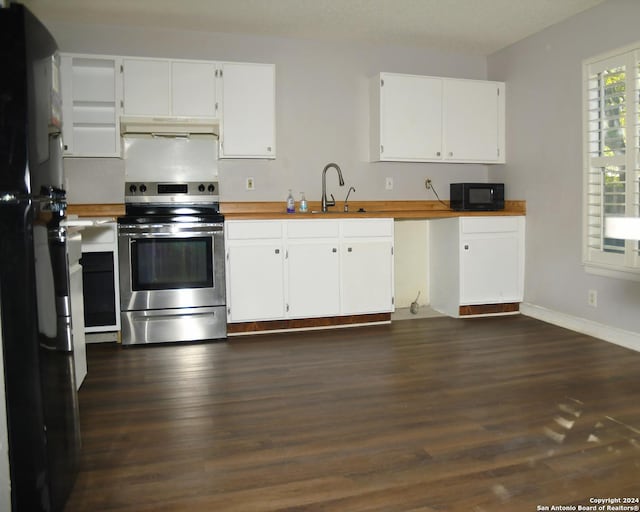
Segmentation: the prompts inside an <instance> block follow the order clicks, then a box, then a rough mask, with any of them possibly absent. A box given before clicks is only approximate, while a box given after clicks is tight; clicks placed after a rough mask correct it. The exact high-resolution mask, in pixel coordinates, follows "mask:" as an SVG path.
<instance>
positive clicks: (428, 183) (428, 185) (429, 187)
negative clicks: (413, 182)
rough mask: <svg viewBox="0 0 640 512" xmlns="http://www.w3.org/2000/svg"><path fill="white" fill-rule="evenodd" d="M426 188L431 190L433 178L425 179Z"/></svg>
mask: <svg viewBox="0 0 640 512" xmlns="http://www.w3.org/2000/svg"><path fill="white" fill-rule="evenodd" d="M424 188H426V189H427V190H431V178H427V179H425V180H424Z"/></svg>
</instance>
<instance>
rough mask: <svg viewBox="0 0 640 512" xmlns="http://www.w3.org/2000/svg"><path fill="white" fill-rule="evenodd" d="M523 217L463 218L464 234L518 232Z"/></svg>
mask: <svg viewBox="0 0 640 512" xmlns="http://www.w3.org/2000/svg"><path fill="white" fill-rule="evenodd" d="M521 218H522V217H461V218H460V231H461V232H462V233H502V232H508V231H518V227H519V225H520V222H521V220H520V219H521Z"/></svg>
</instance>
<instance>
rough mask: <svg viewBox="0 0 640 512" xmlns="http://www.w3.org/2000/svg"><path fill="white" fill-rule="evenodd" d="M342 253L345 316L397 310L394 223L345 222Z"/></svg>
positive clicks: (377, 221) (390, 221) (385, 221)
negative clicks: (395, 308)
mask: <svg viewBox="0 0 640 512" xmlns="http://www.w3.org/2000/svg"><path fill="white" fill-rule="evenodd" d="M340 251H341V255H340V257H341V260H340V261H341V280H340V281H341V285H342V289H341V294H340V295H341V298H342V313H343V314H345V315H359V314H367V313H381V312H388V311H393V309H394V305H393V302H394V299H393V296H394V288H393V283H394V275H393V220H390V219H389V220H387V219H382V221H379V220H378V219H363V220H346V221H344V222H343V226H342V241H341V244H340Z"/></svg>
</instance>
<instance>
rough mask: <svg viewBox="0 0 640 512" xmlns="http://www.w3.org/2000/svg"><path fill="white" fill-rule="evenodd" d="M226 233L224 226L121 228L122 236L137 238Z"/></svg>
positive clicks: (126, 226) (124, 226) (125, 226)
mask: <svg viewBox="0 0 640 512" xmlns="http://www.w3.org/2000/svg"><path fill="white" fill-rule="evenodd" d="M223 231H224V227H223V226H222V225H219V226H217V225H212V226H198V229H193V228H187V229H180V228H178V229H175V226H172V227H171V228H167V226H163V227H160V226H149V225H147V226H129V225H122V226H120V228H119V233H118V234H119V235H120V236H135V237H160V236H162V237H165V236H166V237H185V236H190V237H193V236H212V235H216V234H221V233H222V232H223Z"/></svg>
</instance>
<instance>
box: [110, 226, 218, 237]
mask: <svg viewBox="0 0 640 512" xmlns="http://www.w3.org/2000/svg"><path fill="white" fill-rule="evenodd" d="M222 231H223V230H222V228H220V229H218V230H215V231H214V230H208V231H178V232H173V233H163V232H162V231H158V232H154V231H136V232H132V231H124V232H123V231H121V232H120V236H125V237H130V238H159V237H164V238H194V237H197V236H214V235H218V234H222Z"/></svg>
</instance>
